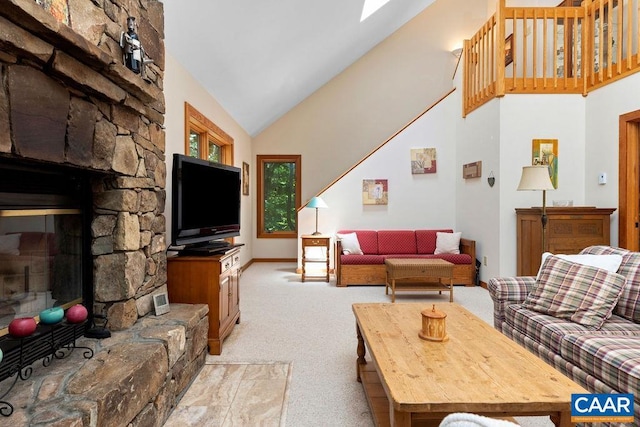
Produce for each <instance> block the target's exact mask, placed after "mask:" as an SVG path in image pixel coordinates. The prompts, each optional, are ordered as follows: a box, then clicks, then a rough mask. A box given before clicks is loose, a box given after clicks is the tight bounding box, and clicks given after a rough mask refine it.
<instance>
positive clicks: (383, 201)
mask: <svg viewBox="0 0 640 427" xmlns="http://www.w3.org/2000/svg"><path fill="white" fill-rule="evenodd" d="M362 204H363V205H387V204H389V184H388V182H387V180H386V179H363V180H362Z"/></svg>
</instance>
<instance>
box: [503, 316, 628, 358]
mask: <svg viewBox="0 0 640 427" xmlns="http://www.w3.org/2000/svg"><path fill="white" fill-rule="evenodd" d="M504 315H505V319H504V320H505V323H506V324H507V325H508V326H510V327H512V328H513V329H515V330H516V331H518V332H520V333H521V334H523V335H526V336H528V337H530V338H531V339H532V340H534V341H535V342H537V343H538V344H542V345H543V346H544V347H546V348H548V349H550V350H551V351H553V352H554V353H557V354H560V345H561V343H562V338H563V337H564V336H566V335H570V334H573V335H584V334H593V333H594V331H593V330H592V328H590V327H587V326H583V325H580V324H578V323H575V322H572V321H571V320H568V319H558V318H556V317H553V316H550V315H548V314H542V313H538V312H536V311H532V310H529V309H526V308H524V307H523V306H522V304H510V305H508V306H507V307H506V308H505V311H504ZM597 333H598V334H599V335H607V336H608V335H616V336H619V335H635V336H637V337H640V324H636V323H631V322H629V321H628V320H626V319H624V318H622V317H619V316H611V317H610V318H609V319H608V320H607V321H606V322H605V323H604V325H602V327H601V328H600V329H599V330H598V332H597Z"/></svg>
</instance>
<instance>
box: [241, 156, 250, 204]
mask: <svg viewBox="0 0 640 427" xmlns="http://www.w3.org/2000/svg"><path fill="white" fill-rule="evenodd" d="M242 194H243V195H244V196H248V195H249V163H246V162H242Z"/></svg>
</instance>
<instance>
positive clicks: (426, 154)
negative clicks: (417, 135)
mask: <svg viewBox="0 0 640 427" xmlns="http://www.w3.org/2000/svg"><path fill="white" fill-rule="evenodd" d="M436 171H437V162H436V149H435V148H412V149H411V173H412V174H414V175H415V174H421V173H436Z"/></svg>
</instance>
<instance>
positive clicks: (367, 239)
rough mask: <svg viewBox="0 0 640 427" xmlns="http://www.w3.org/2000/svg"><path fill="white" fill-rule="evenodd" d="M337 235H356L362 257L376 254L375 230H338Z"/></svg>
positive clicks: (376, 238)
mask: <svg viewBox="0 0 640 427" xmlns="http://www.w3.org/2000/svg"><path fill="white" fill-rule="evenodd" d="M338 233H339V234H349V233H356V234H357V235H358V242H359V243H360V249H362V252H363V253H364V255H377V254H378V232H377V231H375V230H340V231H338Z"/></svg>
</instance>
